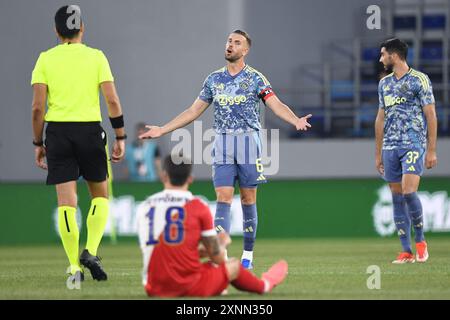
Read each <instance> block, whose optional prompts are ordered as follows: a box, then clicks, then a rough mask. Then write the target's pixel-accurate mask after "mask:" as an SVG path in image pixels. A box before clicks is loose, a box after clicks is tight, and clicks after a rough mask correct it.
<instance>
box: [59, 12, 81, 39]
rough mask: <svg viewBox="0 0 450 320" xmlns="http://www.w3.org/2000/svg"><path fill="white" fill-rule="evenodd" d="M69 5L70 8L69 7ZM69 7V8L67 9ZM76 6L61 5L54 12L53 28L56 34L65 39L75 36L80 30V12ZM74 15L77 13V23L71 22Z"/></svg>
mask: <svg viewBox="0 0 450 320" xmlns="http://www.w3.org/2000/svg"><path fill="white" fill-rule="evenodd" d="M69 7H70V8H69ZM68 9H69V10H68ZM79 9H80V8H79V7H78V6H69V5H67V6H63V7H61V8H59V9H58V11H56V14H55V28H56V31H57V32H58V34H59V35H60V36H61V37H63V38H65V39H73V38H75V37H76V36H77V35H78V34H79V33H80V30H81V25H82V21H81V12H80V11H79ZM74 15H78V19H79V22H80V23H79V25H78V26H77V25H75V24H74V23H73V22H74V21H73V20H74Z"/></svg>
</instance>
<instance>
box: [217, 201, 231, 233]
mask: <svg viewBox="0 0 450 320" xmlns="http://www.w3.org/2000/svg"><path fill="white" fill-rule="evenodd" d="M230 211H231V205H230V204H229V203H226V202H217V207H216V215H215V218H214V226H215V228H216V230H217V232H226V233H228V234H229V233H230V228H231V215H230Z"/></svg>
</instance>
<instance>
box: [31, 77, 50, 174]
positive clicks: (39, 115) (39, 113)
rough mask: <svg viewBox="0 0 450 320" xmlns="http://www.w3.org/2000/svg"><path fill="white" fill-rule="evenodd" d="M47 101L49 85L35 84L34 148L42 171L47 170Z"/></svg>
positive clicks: (33, 106)
mask: <svg viewBox="0 0 450 320" xmlns="http://www.w3.org/2000/svg"><path fill="white" fill-rule="evenodd" d="M46 101H47V85H46V84H43V83H35V84H33V102H32V111H31V121H32V125H33V136H34V138H33V141H34V142H35V143H36V144H41V145H36V147H35V148H34V157H35V162H36V165H37V166H38V167H39V168H41V169H44V170H45V169H47V164H46V163H45V148H44V145H43V141H42V139H43V137H42V136H43V131H44V115H45V103H46Z"/></svg>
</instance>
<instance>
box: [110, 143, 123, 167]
mask: <svg viewBox="0 0 450 320" xmlns="http://www.w3.org/2000/svg"><path fill="white" fill-rule="evenodd" d="M124 156H125V140H122V139H121V140H116V141H114V146H113V149H112V156H111V161H112V162H120V161H122V159H123V157H124Z"/></svg>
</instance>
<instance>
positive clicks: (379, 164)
mask: <svg viewBox="0 0 450 320" xmlns="http://www.w3.org/2000/svg"><path fill="white" fill-rule="evenodd" d="M375 167H376V168H377V171H378V172H379V173H380V174H381V175H382V176H384V165H383V161H382V160H381V157H376V159H375Z"/></svg>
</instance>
